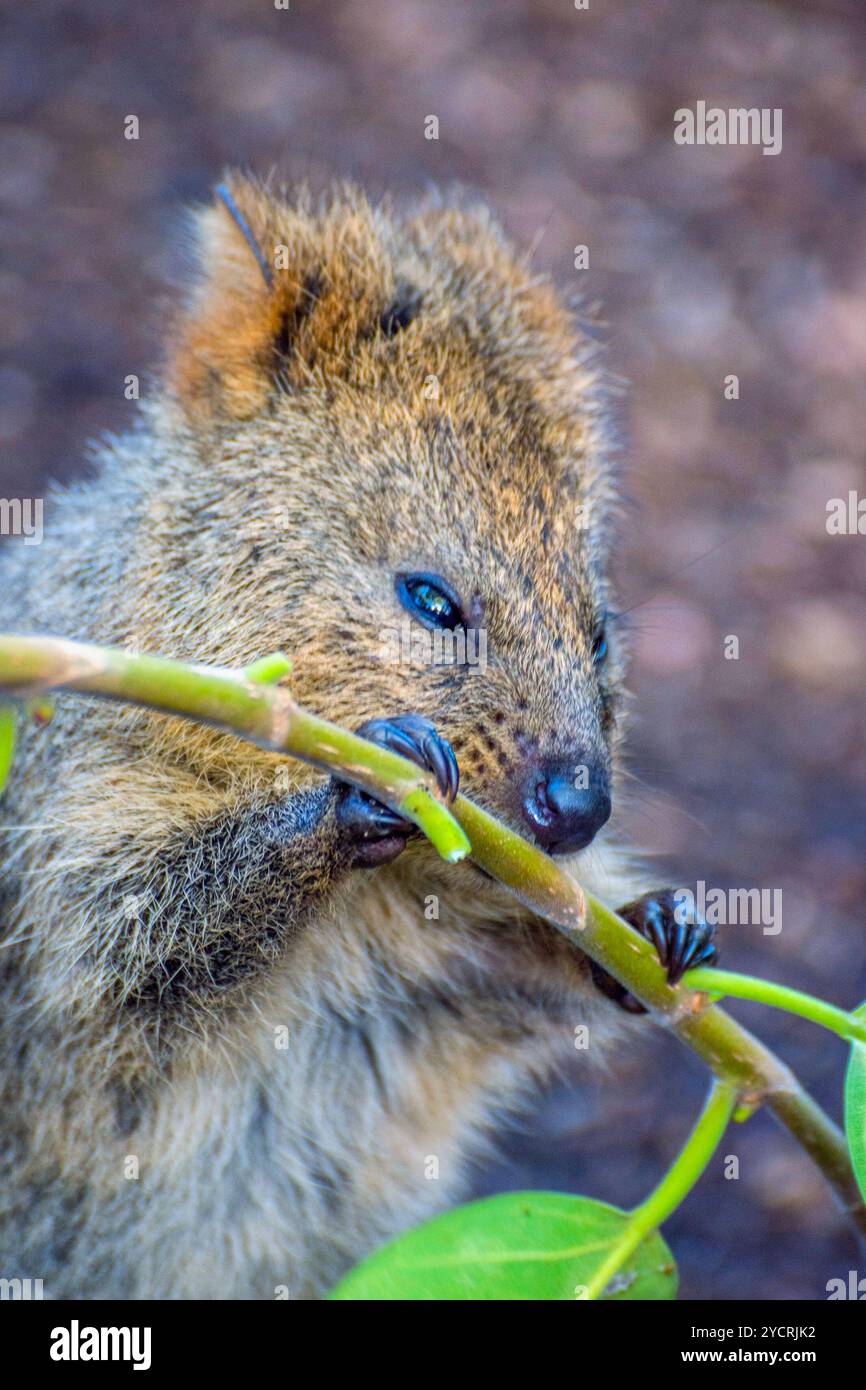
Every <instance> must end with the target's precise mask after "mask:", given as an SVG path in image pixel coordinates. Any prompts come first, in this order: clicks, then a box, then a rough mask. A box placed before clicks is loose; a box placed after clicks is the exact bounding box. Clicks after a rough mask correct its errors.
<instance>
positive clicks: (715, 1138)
mask: <svg viewBox="0 0 866 1390" xmlns="http://www.w3.org/2000/svg"><path fill="white" fill-rule="evenodd" d="M736 1103H737V1091H736V1089H735V1087H733V1086H731V1085H729V1084H728V1083H727V1082H726V1081H715V1082H714V1083H713V1086H712V1088H711V1090H710V1094H709V1096H708V1098H707V1102H706V1105H705V1106H704V1109H703V1111H702V1112H701V1115H700V1118H699V1119H698V1122H697V1124H696V1125H695V1127H694V1129H693V1130H692V1132H691V1134H690V1135H689V1137H688V1139H687V1140H686V1143H685V1145H684V1147H683V1149H682V1150H681V1152H680V1154H679V1157H678V1158H677V1159H676V1160H675V1162H674V1163H673V1164H672V1165H671V1167H670V1168H669V1169H668V1171H667V1172H666V1173H665V1176H664V1177H663V1178H662V1180H661V1182H660V1183H659V1185H658V1187H657V1188H655V1190H654V1191H653V1192H651V1193H650V1195H649V1196H648V1197H647V1198H646V1200H645V1201H644V1202H641V1204H640V1206H639V1207H635V1209H634V1211H633V1212H631V1213H630V1214H629V1218H628V1225H627V1226H625V1227H624V1228H623V1231H622V1234H621V1236H620V1238H619V1240H618V1241H617V1243H616V1245H615V1246H614V1247H613V1249H612V1250H611V1252H610V1254H609V1255H608V1256H607V1257H606V1259H605V1260H604V1261H603V1263H602V1264H601V1265H600V1266H599V1268H598V1269H597V1270H596V1272H595V1274H594V1275H593V1277H592V1279H590V1281H589V1283H588V1284H587V1292H586V1295H585V1296H586V1298H588V1299H597V1298H601V1296H602V1295H603V1293H604V1291H605V1289H606V1288H607V1286H608V1284H609V1283H610V1281H611V1279H612V1278H613V1277H614V1275H615V1274H616V1273H617V1271H618V1270H620V1269H622V1266H623V1265H624V1264H625V1263H626V1261H627V1260H628V1259H629V1258H630V1256H632V1255H633V1254H634V1252H635V1251H636V1250H637V1248H638V1246H639V1245H640V1244H641V1242H642V1241H644V1240H646V1238H647V1236H648V1235H649V1234H650V1233H651V1232H652V1231H656V1230H658V1228H659V1227H660V1226H661V1225H662V1224H663V1223H664V1222H665V1221H667V1219H668V1217H669V1216H670V1215H671V1212H674V1211H676V1209H677V1207H678V1206H679V1205H680V1203H681V1202H683V1201H684V1200H685V1198H686V1197H687V1196H688V1194H689V1193H690V1192H691V1190H692V1188H693V1187H694V1185H695V1183H696V1182H697V1181H698V1179H699V1178H700V1176H701V1174H702V1173H703V1171H704V1169H705V1168H706V1166H707V1164H708V1163H709V1161H710V1159H711V1158H712V1156H713V1154H714V1153H715V1151H716V1148H717V1146H718V1144H719V1141H720V1140H721V1138H722V1135H723V1134H724V1132H725V1130H726V1129H727V1127H728V1123H729V1122H730V1119H731V1115H732V1113H733V1110H734V1106H735V1105H736Z"/></svg>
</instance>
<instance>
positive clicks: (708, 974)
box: [683, 967, 866, 1042]
mask: <svg viewBox="0 0 866 1390" xmlns="http://www.w3.org/2000/svg"><path fill="white" fill-rule="evenodd" d="M683 984H684V985H685V987H686V989H701V990H706V992H707V993H708V994H711V995H712V996H713V997H714V998H716V999H724V998H727V997H730V998H732V999H753V1000H754V1001H755V1002H756V1003H758V1004H770V1005H772V1006H773V1007H774V1008H776V1009H785V1010H786V1011H787V1012H788V1013H791V1014H799V1015H800V1017H801V1018H808V1019H809V1020H810V1021H811V1022H812V1023H819V1024H820V1025H821V1027H822V1028H829V1030H830V1032H831V1033H838V1035H839V1037H840V1038H845V1039H846V1040H847V1041H848V1042H866V1022H864V1021H863V1020H862V1019H859V1018H857V1017H856V1016H855V1015H854V1014H849V1013H846V1012H845V1010H844V1009H837V1008H836V1006H835V1004H828V1003H826V1002H825V1001H824V1000H823V999H816V998H815V996H814V995H812V994H803V993H802V992H801V991H800V990H798V989H789V988H788V987H787V985H778V984H776V983H775V982H774V981H773V980H759V979H756V978H755V977H754V976H752V975H738V974H736V973H735V972H734V971H733V970H715V969H713V968H712V967H698V969H697V970H689V971H687V972H686V974H685V975H684V976H683Z"/></svg>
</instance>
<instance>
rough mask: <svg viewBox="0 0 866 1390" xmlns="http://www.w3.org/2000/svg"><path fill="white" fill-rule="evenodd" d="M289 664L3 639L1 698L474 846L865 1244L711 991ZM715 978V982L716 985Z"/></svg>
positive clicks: (832, 1175) (854, 1211) (811, 1134)
mask: <svg viewBox="0 0 866 1390" xmlns="http://www.w3.org/2000/svg"><path fill="white" fill-rule="evenodd" d="M286 666H287V663H286V658H285V657H283V656H281V655H279V654H278V655H277V656H276V657H267V658H264V659H263V660H262V661H258V662H255V663H254V664H253V665H252V666H251V667H247V668H246V670H245V671H242V672H233V671H229V670H225V669H221V668H212V667H205V666H188V665H184V664H183V663H181V662H177V661H169V660H164V659H161V658H158V657H149V656H133V655H131V654H129V653H127V652H124V651H121V650H118V649H116V648H103V647H94V646H87V645H84V644H81V643H75V642H67V641H62V640H59V639H53V638H44V637H29V638H22V637H11V636H0V690H4V691H5V692H6V693H7V694H13V695H19V696H23V697H28V696H31V695H32V694H34V693H36V692H39V691H41V690H45V689H55V688H56V689H65V690H75V691H80V692H86V693H90V694H93V695H99V696H103V697H105V698H110V699H115V700H126V701H130V702H132V703H134V704H139V705H145V706H148V707H150V708H152V709H156V710H161V711H163V712H164V713H166V714H173V715H178V716H181V717H183V718H186V719H192V720H196V721H199V722H202V721H203V722H205V723H208V724H212V725H214V726H216V727H218V728H222V729H226V730H229V731H230V732H232V733H234V734H237V735H240V736H241V737H243V738H247V739H249V740H251V741H252V742H254V743H256V744H258V745H259V746H260V747H263V748H268V749H271V750H272V751H274V752H277V753H283V754H288V755H290V756H292V757H295V758H300V759H302V760H304V761H306V762H308V763H312V764H313V765H314V766H315V767H318V768H321V769H322V770H324V771H326V772H330V773H333V774H335V775H336V776H338V777H340V778H342V779H343V780H345V781H348V782H352V783H353V784H354V785H356V786H358V787H360V788H362V790H364V791H367V792H369V793H371V794H372V795H373V796H375V797H376V798H377V799H378V800H380V801H382V802H385V803H386V804H387V805H388V806H390V807H391V809H392V810H394V811H397V812H398V813H399V814H400V815H402V816H405V817H407V818H408V819H410V820H412V821H413V822H414V823H415V824H416V825H418V826H419V828H420V829H422V830H423V831H424V833H425V834H427V835H428V837H429V838H430V839H431V841H432V842H433V844H434V845H435V846H436V848H437V850H438V851H439V853H440V854H441V855H443V857H444V858H446V859H450V860H456V859H461V858H463V856H464V855H465V854H466V853H467V850H468V849H469V847H470V844H471V852H472V857H473V858H474V859H475V860H476V862H477V863H478V864H479V865H480V866H481V867H482V868H483V869H485V870H486V871H487V872H488V873H489V874H491V875H492V876H493V877H494V878H496V879H498V880H499V881H500V882H501V883H502V884H504V885H505V886H506V887H507V888H509V889H510V890H511V891H512V892H513V893H514V894H515V895H516V896H517V897H518V898H519V899H520V900H521V901H522V902H523V903H524V904H525V905H526V906H527V907H528V908H530V909H531V910H532V912H534V913H535V914H536V915H537V916H539V917H542V918H544V919H545V920H546V921H548V922H550V923H552V924H553V925H554V926H555V927H557V928H558V929H559V930H560V931H561V932H562V933H563V934H564V935H565V936H566V937H568V939H569V940H570V941H571V942H572V943H573V944H574V945H575V946H576V947H578V948H579V949H580V950H581V951H584V952H585V953H586V954H587V955H589V956H591V957H592V958H593V959H594V960H596V961H598V962H599V964H600V965H602V966H603V967H604V968H605V969H606V970H608V971H610V973H611V974H612V975H614V976H615V977H616V978H617V979H618V980H620V981H621V983H622V984H623V985H625V986H626V988H627V989H628V990H629V991H630V993H632V994H633V995H635V997H636V998H638V999H640V1000H641V1002H642V1003H644V1004H645V1005H646V1006H647V1007H648V1008H649V1009H651V1010H652V1011H653V1012H654V1013H655V1015H656V1016H657V1018H658V1019H659V1020H660V1021H662V1022H664V1023H666V1024H667V1025H668V1026H669V1027H670V1028H671V1029H672V1030H673V1031H674V1032H675V1033H676V1034H677V1036H678V1037H679V1038H680V1039H681V1040H682V1041H683V1042H684V1043H686V1044H687V1046H689V1047H690V1048H691V1049H692V1050H693V1051H694V1052H696V1053H697V1054H698V1056H700V1057H702V1058H703V1060H704V1061H705V1062H706V1063H707V1064H708V1066H709V1067H710V1068H711V1069H712V1070H713V1072H714V1073H715V1074H716V1076H717V1077H718V1078H719V1079H720V1080H721V1081H723V1082H724V1083H725V1084H726V1085H727V1086H729V1087H731V1088H732V1089H733V1090H735V1091H736V1092H737V1093H738V1095H739V1096H740V1098H741V1101H742V1103H743V1105H744V1106H745V1107H746V1108H749V1107H752V1108H753V1107H755V1106H756V1105H758V1104H760V1103H761V1102H762V1101H763V1102H765V1103H766V1104H767V1106H768V1107H769V1108H770V1109H771V1110H772V1111H773V1113H774V1114H775V1116H776V1117H777V1119H779V1120H780V1122H781V1123H782V1124H783V1125H784V1126H785V1127H786V1128H787V1129H788V1130H789V1131H790V1132H791V1133H792V1134H793V1135H794V1137H795V1138H796V1139H797V1140H798V1142H799V1143H800V1144H801V1145H802V1147H803V1148H804V1149H805V1150H806V1151H807V1153H809V1154H810V1155H811V1157H812V1158H813V1159H814V1161H815V1163H816V1164H817V1165H818V1167H819V1168H820V1169H821V1170H822V1172H823V1173H824V1175H825V1176H826V1178H827V1179H828V1181H829V1182H830V1184H831V1185H832V1187H833V1188H834V1190H835V1191H836V1194H837V1196H838V1197H839V1199H840V1201H841V1203H842V1205H843V1207H844V1209H845V1210H846V1211H847V1212H848V1213H849V1214H850V1216H851V1217H852V1219H853V1220H854V1222H855V1223H856V1225H857V1226H858V1228H859V1229H860V1231H861V1232H862V1233H864V1234H866V1208H864V1205H863V1202H862V1200H861V1198H860V1193H859V1190H858V1187H857V1183H856V1180H855V1177H854V1173H853V1170H852V1167H851V1162H850V1158H849V1155H848V1149H847V1145H846V1143H845V1139H844V1136H843V1135H842V1134H841V1132H840V1131H839V1130H838V1129H837V1127H836V1126H835V1125H834V1124H833V1123H832V1122H831V1121H830V1120H829V1119H828V1117H827V1116H826V1115H825V1114H824V1112H823V1111H822V1110H821V1109H820V1107H819V1106H817V1105H816V1104H815V1102H814V1101H813V1100H812V1099H811V1098H810V1097H809V1096H808V1095H807V1094H806V1092H805V1091H804V1090H803V1089H802V1087H801V1086H800V1084H799V1082H798V1081H797V1079H796V1077H795V1076H794V1075H793V1073H792V1072H791V1071H790V1069H789V1068H788V1067H786V1066H785V1065H784V1064H783V1063H782V1062H780V1061H779V1059H778V1058H777V1057H776V1056H774V1054H773V1053H772V1052H770V1051H769V1049H768V1048H766V1047H764V1046H763V1044H762V1043H760V1042H758V1040H757V1039H756V1038H754V1037H753V1036H752V1035H751V1034H750V1033H748V1032H746V1030H745V1029H743V1028H741V1027H740V1026H739V1024H737V1023H736V1022H735V1021H734V1020H733V1019H732V1018H730V1017H729V1016H728V1015H727V1014H726V1013H724V1012H723V1010H721V1009H720V1008H718V1007H717V1006H715V1005H712V1004H711V1002H710V998H709V994H708V993H707V992H702V991H700V990H695V989H690V988H688V987H687V986H686V985H684V984H683V983H682V982H681V983H680V984H679V985H678V986H676V987H675V988H672V987H671V986H670V985H669V984H668V982H667V979H666V977H665V972H664V970H663V969H662V967H661V965H660V964H659V961H658V957H657V956H656V953H655V951H654V950H653V948H652V947H651V946H650V945H649V943H648V942H646V941H644V940H643V939H642V938H641V937H640V936H638V934H637V933H636V932H634V931H633V930H632V929H631V927H630V926H629V925H628V923H627V922H624V921H623V919H622V918H621V917H618V916H617V915H616V913H614V912H612V911H611V910H610V908H608V907H606V906H605V905H604V904H603V903H602V902H600V901H599V900H598V899H597V898H594V897H593V896H591V895H590V894H588V893H584V892H583V891H582V890H581V888H580V886H579V885H578V884H577V883H576V882H575V881H574V879H572V878H570V877H569V876H568V875H567V874H565V873H563V872H562V870H560V869H559V868H558V866H557V865H556V864H555V863H554V861H553V860H552V859H550V858H549V857H548V856H547V855H545V854H543V853H542V852H541V850H539V849H536V848H535V847H534V846H533V845H530V844H528V843H527V841H525V840H524V839H522V838H521V836H519V835H516V834H515V833H514V832H513V831H511V830H509V829H508V827H507V826H504V825H503V824H502V823H501V822H500V821H498V820H496V819H495V817H493V816H491V815H489V814H488V812H486V811H484V810H482V809H481V807H480V806H477V805H476V804H475V803H474V802H472V801H469V800H468V799H467V798H466V797H464V796H458V797H457V798H456V800H455V801H454V803H453V805H452V806H451V807H450V810H449V808H447V807H446V806H445V805H444V804H443V802H442V799H441V795H440V793H439V791H438V788H437V787H436V786H435V784H434V780H433V778H432V777H427V776H426V775H423V774H421V773H419V769H418V768H417V767H415V766H414V765H413V764H412V763H410V762H408V761H406V760H405V759H403V758H400V757H398V756H397V755H396V754H393V753H390V752H388V751H387V750H385V749H382V748H379V747H377V746H376V745H375V744H372V743H370V742H368V741H367V740H366V739H362V738H359V737H358V736H357V735H355V734H350V733H348V732H346V731H345V730H344V729H340V728H338V727H337V726H336V725H334V724H330V723H328V722H327V721H326V720H323V719H318V718H316V717H315V716H314V715H312V714H309V713H308V712H307V711H305V710H302V709H301V708H300V707H299V706H298V705H296V704H295V702H294V701H293V700H292V698H291V696H290V694H289V693H288V691H286V690H285V689H283V688H281V687H277V686H274V685H273V684H272V683H271V682H272V681H273V680H274V679H280V678H281V675H283V674H285V669H286ZM455 820H456V822H459V824H455ZM461 827H462V828H461ZM467 837H468V839H467ZM710 973H711V975H712V978H713V984H715V983H716V980H717V978H718V977H717V976H716V975H715V972H710ZM780 988H781V987H780ZM828 1007H829V1006H828Z"/></svg>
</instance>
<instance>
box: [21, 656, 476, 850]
mask: <svg viewBox="0 0 866 1390" xmlns="http://www.w3.org/2000/svg"><path fill="white" fill-rule="evenodd" d="M287 669H288V661H287V658H286V657H285V656H283V655H282V653H279V652H278V653H277V654H276V655H274V656H269V657H264V658H262V660H261V661H256V662H254V663H253V664H252V665H251V666H248V667H247V668H246V669H245V670H244V671H240V672H238V671H229V670H224V669H221V668H220V667H208V666H190V665H186V664H185V663H184V662H181V661H170V660H168V659H166V658H164V657H156V656H143V655H132V654H131V653H130V652H125V651H123V650H122V649H121V648H118V647H94V646H89V645H87V644H86V643H83V642H67V641H62V640H60V639H56V638H51V637H7V636H2V637H0V687H2V688H5V689H6V690H7V691H8V692H9V693H10V694H13V695H15V694H17V695H24V696H26V695H29V694H32V693H33V691H34V690H44V689H47V688H51V689H58V688H59V689H63V690H78V691H86V692H87V693H89V694H91V695H101V696H104V697H106V698H109V699H115V700H129V701H131V702H132V703H133V704H137V705H146V706H147V707H148V708H150V709H156V710H161V711H162V712H163V713H165V714H176V715H181V716H183V717H184V718H186V719H194V720H198V721H199V722H203V723H206V724H212V725H215V726H216V727H218V728H221V729H228V730H230V731H231V732H233V733H237V734H240V735H241V736H243V737H245V738H248V739H250V740H252V742H254V743H257V744H259V746H260V747H262V748H269V749H271V750H272V751H273V752H276V753H290V754H292V756H293V757H297V758H303V759H304V760H305V761H306V762H310V763H313V764H314V765H315V766H316V767H320V768H322V769H324V770H326V771H329V772H330V771H335V770H341V769H343V770H345V775H346V777H347V779H348V780H349V781H352V782H355V783H356V784H357V785H358V786H360V787H362V788H363V789H364V790H365V791H369V792H370V793H372V794H373V795H378V796H379V798H380V799H381V800H383V801H387V802H388V805H389V806H391V807H392V808H393V810H395V811H397V812H398V814H400V815H402V816H405V817H406V818H407V819H408V820H411V821H413V822H414V824H415V825H417V826H418V828H419V829H420V830H423V832H424V834H425V835H426V836H427V838H428V839H429V840H430V841H431V843H432V844H433V845H434V846H435V848H436V849H437V850H438V851H439V853H440V854H441V855H442V858H443V859H447V860H448V861H449V862H454V861H456V860H458V859H463V858H465V856H466V855H467V854H468V853H469V848H470V846H469V841H468V839H467V838H466V835H465V833H464V832H463V830H461V828H460V826H459V825H458V824H457V822H456V820H455V819H454V817H453V816H452V814H451V812H450V811H449V810H448V808H447V807H446V806H445V804H444V802H443V801H442V799H441V796H440V794H439V791H438V788H435V787H434V786H433V785H431V780H432V779H431V778H429V777H428V776H427V775H426V774H425V773H423V772H422V771H421V770H420V768H418V767H415V766H413V764H412V763H410V762H407V761H406V759H405V758H400V757H398V756H397V755H396V754H395V753H391V752H389V751H388V750H387V749H386V748H378V747H376V746H375V745H374V744H371V743H369V742H368V741H367V739H363V738H358V736H357V734H350V733H348V732H347V730H345V729H341V728H339V727H338V726H337V725H336V724H330V723H329V722H328V721H327V720H325V719H317V718H316V717H315V715H312V714H308V713H307V711H306V710H302V709H301V708H300V707H299V706H298V705H296V704H295V702H294V700H293V699H292V698H291V695H290V694H289V692H288V691H287V690H283V689H280V688H277V687H275V686H274V685H273V681H275V680H278V679H280V677H281V676H283V675H285V673H286V670H287Z"/></svg>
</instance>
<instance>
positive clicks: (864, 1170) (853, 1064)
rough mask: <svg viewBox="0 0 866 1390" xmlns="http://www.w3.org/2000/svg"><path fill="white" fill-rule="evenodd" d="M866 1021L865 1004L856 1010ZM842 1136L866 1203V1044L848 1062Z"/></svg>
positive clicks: (858, 1046)
mask: <svg viewBox="0 0 866 1390" xmlns="http://www.w3.org/2000/svg"><path fill="white" fill-rule="evenodd" d="M855 1013H856V1015H857V1017H858V1018H864V1017H866V1004H863V1005H861V1007H860V1008H859V1009H856V1010H855ZM845 1133H846V1134H847V1136H848V1147H849V1148H850V1150H851V1163H852V1164H853V1167H854V1173H855V1175H856V1178H857V1182H858V1184H859V1187H860V1191H861V1193H862V1195H863V1200H864V1201H866V1043H861V1042H855V1043H852V1044H851V1060H850V1061H849V1063H848V1073H847V1075H846V1077H845Z"/></svg>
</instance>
